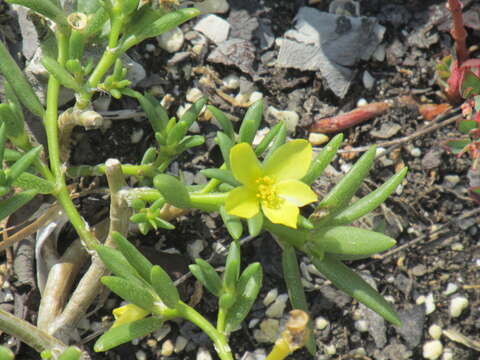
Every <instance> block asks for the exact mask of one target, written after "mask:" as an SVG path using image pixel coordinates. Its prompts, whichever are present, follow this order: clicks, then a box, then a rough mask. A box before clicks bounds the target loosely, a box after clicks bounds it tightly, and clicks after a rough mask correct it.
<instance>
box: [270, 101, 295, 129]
mask: <svg viewBox="0 0 480 360" xmlns="http://www.w3.org/2000/svg"><path fill="white" fill-rule="evenodd" d="M268 113H269V114H270V115H271V116H272V117H273V118H275V119H276V120H277V121H283V122H284V123H285V127H286V129H287V131H288V132H294V131H295V128H296V127H297V125H298V121H299V120H300V117H299V116H298V114H297V113H296V112H295V111H289V110H278V109H276V108H274V107H273V106H270V107H269V108H268Z"/></svg>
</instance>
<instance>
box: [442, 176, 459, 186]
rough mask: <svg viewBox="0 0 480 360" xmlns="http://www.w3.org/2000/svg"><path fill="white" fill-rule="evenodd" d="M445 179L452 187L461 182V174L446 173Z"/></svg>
mask: <svg viewBox="0 0 480 360" xmlns="http://www.w3.org/2000/svg"><path fill="white" fill-rule="evenodd" d="M444 179H445V182H446V183H447V185H449V186H450V187H454V186H455V185H457V184H458V183H459V182H460V176H458V175H446V176H445V177H444Z"/></svg>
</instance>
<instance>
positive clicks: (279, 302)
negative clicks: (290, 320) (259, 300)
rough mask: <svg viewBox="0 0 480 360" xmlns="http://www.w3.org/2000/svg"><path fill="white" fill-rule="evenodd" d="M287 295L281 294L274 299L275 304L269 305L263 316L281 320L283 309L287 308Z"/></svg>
mask: <svg viewBox="0 0 480 360" xmlns="http://www.w3.org/2000/svg"><path fill="white" fill-rule="evenodd" d="M287 300H288V295H287V294H281V295H279V296H278V297H277V298H276V299H275V302H274V303H273V304H272V305H270V307H269V308H268V309H267V311H266V312H265V315H267V316H268V317H272V318H281V317H282V316H283V312H284V311H285V307H286V306H287Z"/></svg>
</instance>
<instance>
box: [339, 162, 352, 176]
mask: <svg viewBox="0 0 480 360" xmlns="http://www.w3.org/2000/svg"><path fill="white" fill-rule="evenodd" d="M351 168H352V164H350V163H343V164H342V165H340V170H342V172H343V173H345V174H346V173H347V172H349V171H350V169H351Z"/></svg>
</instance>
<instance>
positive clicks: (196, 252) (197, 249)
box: [187, 239, 205, 259]
mask: <svg viewBox="0 0 480 360" xmlns="http://www.w3.org/2000/svg"><path fill="white" fill-rule="evenodd" d="M203 249H205V245H204V244H203V240H201V239H197V240H195V241H194V242H193V243H189V244H187V253H188V255H190V258H192V259H197V258H199V257H200V253H201V252H202V251H203Z"/></svg>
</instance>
